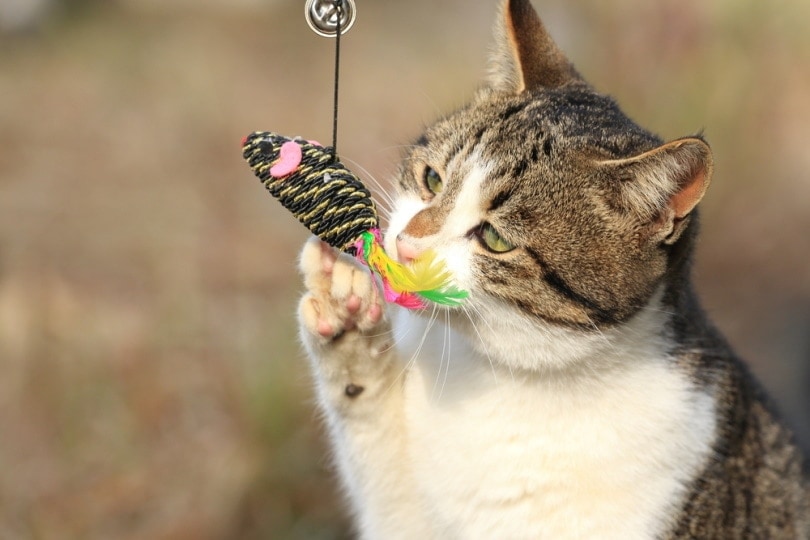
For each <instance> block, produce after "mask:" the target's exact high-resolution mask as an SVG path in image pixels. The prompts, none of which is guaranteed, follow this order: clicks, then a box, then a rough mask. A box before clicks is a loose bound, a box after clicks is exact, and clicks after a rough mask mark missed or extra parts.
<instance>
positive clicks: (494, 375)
mask: <svg viewBox="0 0 810 540" xmlns="http://www.w3.org/2000/svg"><path fill="white" fill-rule="evenodd" d="M468 307H469V308H472V309H473V310H474V311H475V312H476V314H477V315H478V318H479V319H480V320H482V321H484V323H485V324H487V325H488V323H487V322H486V319H485V318H484V317H483V316H482V315H481V312H480V311H478V308H477V307H476V306H475V304H473V303H472V302H468V303H466V304H463V305H462V306H461V310H462V311H463V312H464V315H466V316H467V320H469V321H470V325H471V326H472V328H473V331H474V332H475V335H476V336H478V341H480V342H481V346H482V349H483V350H484V354H485V355H486V357H487V361H488V362H489V368H490V370H491V371H492V379H493V381H494V382H495V384H496V385H497V384H498V373H497V371H496V370H495V363H494V362H493V361H492V356H491V355H490V354H489V347H488V346H487V343H486V341H484V337H483V336H482V335H481V332H480V331H479V330H478V326H477V325H476V324H475V320H474V319H473V316H472V315H470V312H469V311H468V310H467V308H468ZM509 373H510V375H512V379H514V374H512V368H511V367H510V368H509Z"/></svg>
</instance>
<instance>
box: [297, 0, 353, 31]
mask: <svg viewBox="0 0 810 540" xmlns="http://www.w3.org/2000/svg"><path fill="white" fill-rule="evenodd" d="M338 14H340V35H343V34H345V33H346V32H348V31H349V28H351V27H352V25H353V24H354V19H355V17H357V10H356V9H355V7H354V0H307V3H306V5H305V6H304V17H305V18H306V20H307V24H308V25H309V27H310V28H312V31H313V32H315V33H316V34H318V35H319V36H323V37H335V36H336V35H337V26H338Z"/></svg>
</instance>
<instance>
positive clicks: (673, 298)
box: [298, 0, 810, 539]
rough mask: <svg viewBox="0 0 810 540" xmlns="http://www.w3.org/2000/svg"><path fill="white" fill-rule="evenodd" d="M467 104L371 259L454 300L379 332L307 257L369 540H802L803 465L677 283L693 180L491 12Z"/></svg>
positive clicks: (530, 12)
mask: <svg viewBox="0 0 810 540" xmlns="http://www.w3.org/2000/svg"><path fill="white" fill-rule="evenodd" d="M498 21H499V22H498V23H497V24H496V42H497V43H496V50H495V51H494V54H493V55H492V69H491V73H490V75H489V80H488V82H487V84H486V85H485V86H484V87H483V88H482V89H480V91H479V92H478V93H477V95H476V97H475V98H474V99H473V100H472V102H471V103H469V104H468V105H466V106H465V107H462V108H461V109H459V110H457V111H455V112H453V113H452V114H449V115H448V116H446V117H444V118H442V119H440V120H439V121H438V122H436V123H435V124H434V125H432V126H430V127H428V128H427V129H426V130H425V132H424V134H423V135H422V136H421V137H419V138H418V139H417V140H416V142H415V144H414V145H413V146H412V147H410V148H409V149H408V150H407V151H406V155H405V156H404V159H403V161H402V165H401V168H400V171H399V173H398V176H397V178H396V181H395V189H396V194H395V199H394V204H393V211H392V215H391V218H390V223H389V227H388V230H387V232H386V234H385V246H386V249H387V251H388V252H389V253H391V254H394V255H395V256H397V257H398V258H399V259H400V260H401V261H403V262H409V261H411V260H413V259H415V258H417V257H418V256H419V255H420V254H421V253H423V252H425V251H426V250H433V251H434V252H435V254H436V255H437V256H438V257H439V258H440V259H441V260H442V261H444V262H445V264H446V265H447V268H448V269H449V271H450V272H451V274H452V276H453V281H454V283H455V284H456V285H457V286H458V287H460V288H462V289H464V290H466V291H468V293H469V297H468V299H467V300H465V302H464V304H463V305H462V306H460V307H456V308H445V307H438V306H437V307H433V308H428V309H426V310H424V311H423V312H422V313H414V312H410V311H406V310H400V309H397V310H395V311H391V312H390V313H388V312H387V311H386V310H387V309H389V308H387V307H385V306H384V305H383V303H382V301H381V299H380V296H381V295H380V293H379V290H378V287H377V286H375V285H374V284H373V283H372V281H371V278H370V277H369V273H368V271H367V270H365V269H363V268H361V267H360V266H359V265H357V264H356V263H355V262H354V261H353V260H352V259H351V258H349V257H348V256H346V255H345V254H340V255H338V254H337V253H336V252H335V251H334V250H333V249H332V248H330V247H328V246H327V245H326V244H323V243H322V242H320V241H318V240H317V239H313V240H311V241H309V242H308V243H307V244H306V245H305V246H304V249H303V251H302V254H301V258H300V268H301V272H302V274H303V277H304V283H305V287H306V290H307V292H306V293H305V295H304V296H303V298H302V300H301V303H300V305H299V314H298V318H299V323H300V332H301V337H302V340H303V343H304V346H305V348H306V350H307V352H308V356H309V358H310V360H311V368H312V372H313V374H314V381H315V388H316V394H317V399H318V402H319V406H320V408H321V409H322V411H323V412H324V416H325V418H326V425H327V427H328V431H329V435H330V439H331V443H332V446H333V449H334V455H335V461H336V467H337V469H338V472H339V476H340V479H341V481H342V484H343V486H344V487H345V491H346V494H347V497H348V499H349V502H350V505H351V508H352V510H353V515H354V516H355V523H356V527H357V532H358V534H359V536H360V537H361V538H368V539H397V538H403V539H431V538H437V539H438V538H441V539H445V538H459V539H477V538H482V539H492V538H509V539H518V538H532V539H534V538H553V539H560V538H621V539H636V538H638V539H645V538H810V487H808V486H809V482H808V475H807V467H806V461H805V459H804V458H803V456H802V452H801V451H800V449H799V448H798V446H797V444H796V442H795V441H794V438H793V435H792V434H791V433H790V431H789V430H788V429H787V428H786V427H784V426H783V425H782V424H781V423H780V421H779V419H778V417H777V416H776V415H775V413H774V412H773V409H772V407H771V405H770V404H769V403H768V400H767V398H766V397H765V396H764V395H763V393H762V391H761V390H760V389H759V386H758V384H757V383H756V382H755V381H754V380H753V379H752V377H751V376H750V375H749V374H748V372H747V370H746V368H745V367H744V366H743V365H742V364H741V362H740V361H739V360H738V359H737V357H736V356H735V355H734V353H733V352H732V350H731V349H730V347H729V346H728V345H727V344H726V342H725V341H724V339H723V337H722V336H721V335H720V334H719V333H718V332H717V331H716V330H715V328H714V327H713V326H712V324H711V322H710V321H709V320H708V319H707V318H706V316H705V315H704V314H703V312H702V311H701V308H700V306H699V302H698V300H697V298H696V296H695V293H694V291H693V288H692V285H691V284H690V275H689V274H690V260H691V257H692V251H693V245H694V242H695V235H696V233H697V209H696V206H697V205H698V203H699V201H700V200H701V198H702V197H703V195H704V193H705V191H706V188H707V186H708V184H709V182H710V180H711V176H712V152H711V150H710V147H709V146H708V144H707V142H706V141H705V140H704V139H703V137H702V136H699V135H698V136H690V137H684V138H681V139H677V140H674V141H671V142H666V143H665V142H663V141H662V140H660V139H659V138H658V137H657V136H655V135H653V134H651V133H650V132H648V131H646V130H645V129H643V128H641V127H639V126H638V125H636V124H635V123H633V122H632V121H631V120H629V119H628V118H627V117H626V116H625V115H624V114H623V113H622V112H621V110H620V109H619V107H618V106H617V104H616V103H615V102H614V101H613V100H612V99H611V98H609V97H606V96H604V95H601V94H599V93H597V92H596V91H595V90H594V89H593V88H592V87H591V86H590V85H589V84H588V83H586V82H585V81H584V80H583V78H582V77H581V75H580V74H579V73H578V72H577V70H576V69H575V68H574V67H573V66H572V64H571V63H570V62H569V60H567V59H566V57H565V56H564V54H563V53H562V52H561V51H560V49H559V48H558V47H557V45H556V44H555V43H554V42H553V41H552V39H551V38H550V37H549V35H548V33H547V32H546V30H545V28H544V26H543V24H542V22H541V20H540V18H539V16H538V15H537V13H536V11H535V10H534V8H533V7H532V5H531V3H530V2H529V1H528V0H505V1H504V2H503V4H502V6H501V10H500V14H499V18H498Z"/></svg>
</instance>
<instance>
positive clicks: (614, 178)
mask: <svg viewBox="0 0 810 540" xmlns="http://www.w3.org/2000/svg"><path fill="white" fill-rule="evenodd" d="M599 167H600V168H602V169H603V171H604V172H607V173H608V175H609V177H610V186H611V188H612V191H613V195H614V197H613V202H614V204H615V205H616V206H619V207H620V208H622V209H623V210H625V211H630V212H633V213H634V214H635V215H636V216H637V217H638V218H639V219H640V220H641V221H642V223H646V224H647V227H648V229H647V230H648V231H649V233H650V238H651V239H652V240H654V241H658V242H662V243H665V244H672V243H674V242H675V241H677V240H678V238H679V237H680V236H681V233H683V231H684V230H685V228H686V225H687V223H688V222H689V217H690V215H691V213H692V211H693V210H694V209H695V207H696V206H697V204H698V203H699V202H700V200H701V199H702V198H703V195H704V194H705V193H706V188H707V187H708V186H709V182H710V181H711V176H712V151H711V148H709V145H708V144H706V142H705V141H704V140H703V139H702V138H699V137H687V138H683V139H677V140H675V141H672V142H669V143H666V144H664V145H662V146H659V147H658V148H655V149H654V150H650V151H649V152H644V153H643V154H640V155H638V156H635V157H632V158H628V159H621V160H610V161H602V162H600V163H599Z"/></svg>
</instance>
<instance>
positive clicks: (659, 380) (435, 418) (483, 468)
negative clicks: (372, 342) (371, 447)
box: [406, 337, 714, 538]
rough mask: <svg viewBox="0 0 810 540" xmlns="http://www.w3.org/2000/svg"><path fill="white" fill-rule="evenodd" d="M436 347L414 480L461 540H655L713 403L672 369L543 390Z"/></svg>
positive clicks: (416, 443)
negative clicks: (608, 537) (610, 539)
mask: <svg viewBox="0 0 810 540" xmlns="http://www.w3.org/2000/svg"><path fill="white" fill-rule="evenodd" d="M475 354H476V353H474V352H472V351H470V350H469V349H468V348H467V347H465V346H464V344H463V342H461V341H458V340H455V341H453V342H452V343H451V345H450V348H449V350H448V346H447V343H446V341H445V339H444V337H438V338H436V339H435V342H433V343H431V341H430V340H428V341H427V342H426V343H425V344H424V346H423V348H422V351H421V352H420V354H419V355H418V356H417V357H416V360H415V362H414V364H413V368H412V370H411V371H410V373H409V374H408V378H407V383H406V418H407V429H408V436H409V444H410V449H411V455H412V457H413V460H412V463H411V467H412V470H413V474H414V476H415V479H416V484H417V485H418V488H419V490H420V492H421V493H422V494H423V495H424V497H425V498H426V504H427V505H428V507H429V508H433V509H434V511H435V518H436V520H437V525H438V526H439V527H442V528H444V529H445V530H447V531H448V533H449V534H448V537H454V536H455V537H459V538H493V537H509V538H521V537H526V538H576V537H580V538H595V537H600V538H601V537H604V534H605V531H615V534H616V537H617V538H619V537H620V538H649V537H651V536H654V535H655V534H656V533H657V532H660V531H661V529H662V527H664V526H666V524H667V522H669V521H670V518H671V514H672V512H673V506H674V505H676V504H677V503H678V502H679V500H680V498H681V497H682V495H683V492H684V489H685V485H686V484H687V483H688V482H689V480H690V479H691V477H692V476H693V475H694V474H695V471H696V470H698V468H699V467H700V466H701V464H702V463H703V462H704V460H705V459H706V456H707V455H708V451H709V447H710V443H711V439H712V436H713V431H714V419H713V411H712V404H711V400H710V399H709V397H708V396H706V395H704V394H702V393H700V392H698V391H696V390H695V389H694V388H692V386H691V385H690V384H689V383H688V380H687V379H686V378H685V377H683V376H681V375H680V374H679V373H677V372H675V371H673V370H672V369H671V368H668V367H667V364H666V363H665V362H654V361H651V362H647V363H641V364H639V365H638V366H637V367H636V369H633V370H628V371H627V372H623V371H622V370H619V371H617V372H616V373H613V374H608V375H606V376H605V380H603V381H600V382H598V383H595V382H594V381H590V382H588V383H582V381H579V382H577V381H574V380H571V381H569V382H570V384H566V381H565V380H559V381H557V382H556V383H555V384H547V382H544V381H541V380H539V379H537V378H534V377H530V376H527V375H525V374H517V373H513V374H510V372H509V371H508V370H506V369H503V368H495V367H492V366H490V365H489V362H488V360H487V359H486V358H479V357H476V356H475Z"/></svg>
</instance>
